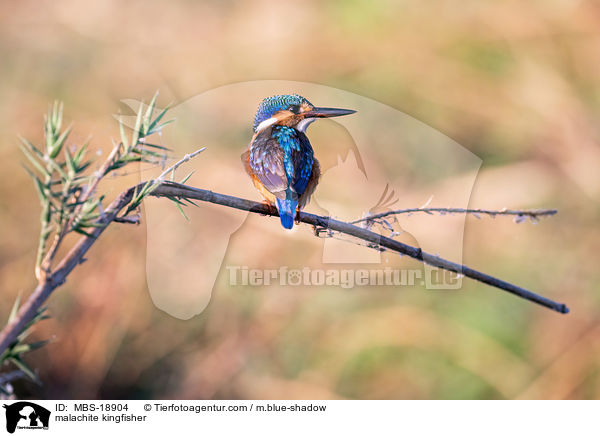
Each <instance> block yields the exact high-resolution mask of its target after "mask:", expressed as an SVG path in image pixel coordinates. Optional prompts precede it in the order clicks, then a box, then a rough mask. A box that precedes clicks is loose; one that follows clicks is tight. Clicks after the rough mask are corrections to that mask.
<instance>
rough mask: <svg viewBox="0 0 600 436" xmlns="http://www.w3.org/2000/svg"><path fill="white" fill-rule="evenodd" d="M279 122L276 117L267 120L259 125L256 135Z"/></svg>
mask: <svg viewBox="0 0 600 436" xmlns="http://www.w3.org/2000/svg"><path fill="white" fill-rule="evenodd" d="M277 121H279V120H278V119H277V118H275V117H271V118H267V119H266V120H264V121H262V122H261V123H259V124H258V126H256V133H259V132H262V131H263V130H265V129H267V128H269V127H271V126H272V125H273V124H275V123H276V122H277Z"/></svg>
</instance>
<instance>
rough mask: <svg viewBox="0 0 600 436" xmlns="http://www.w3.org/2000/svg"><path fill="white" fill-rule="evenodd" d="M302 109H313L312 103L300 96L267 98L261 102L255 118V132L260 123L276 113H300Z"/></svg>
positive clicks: (287, 95) (285, 95) (290, 95)
mask: <svg viewBox="0 0 600 436" xmlns="http://www.w3.org/2000/svg"><path fill="white" fill-rule="evenodd" d="M301 107H305V108H312V107H313V105H312V104H310V102H309V101H308V100H307V99H305V98H304V97H302V96H301V95H298V94H283V95H274V96H272V97H267V98H265V99H264V100H263V101H261V102H260V105H259V106H258V110H257V111H256V115H255V116H254V131H255V132H256V128H257V127H258V125H259V124H260V123H262V122H263V121H265V120H268V119H269V118H271V117H272V116H273V115H274V114H275V113H276V112H279V111H284V110H289V111H290V112H293V113H298V112H299V110H300V108H301Z"/></svg>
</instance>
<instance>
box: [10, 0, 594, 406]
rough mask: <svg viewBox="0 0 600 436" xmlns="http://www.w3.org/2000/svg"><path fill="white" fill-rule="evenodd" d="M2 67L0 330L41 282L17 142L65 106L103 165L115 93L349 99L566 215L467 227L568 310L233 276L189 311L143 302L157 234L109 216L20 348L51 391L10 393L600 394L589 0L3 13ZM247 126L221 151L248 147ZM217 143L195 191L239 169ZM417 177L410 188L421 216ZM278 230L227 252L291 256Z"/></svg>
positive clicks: (507, 268)
mask: <svg viewBox="0 0 600 436" xmlns="http://www.w3.org/2000/svg"><path fill="white" fill-rule="evenodd" d="M0 59H1V62H0V157H1V159H2V161H3V162H4V163H5V166H4V170H3V171H2V172H1V173H0V292H2V299H1V300H0V315H2V317H3V318H2V319H5V318H6V316H7V315H8V312H9V311H10V307H11V306H12V303H13V301H14V299H15V298H16V296H17V295H18V294H19V293H22V294H23V295H27V294H28V293H29V292H30V291H31V290H32V289H33V288H34V286H35V277H34V274H33V268H34V262H35V250H36V248H37V247H36V244H37V240H38V232H39V206H38V202H37V197H36V194H35V191H34V188H33V186H32V184H31V181H30V179H29V178H28V176H27V174H26V172H25V171H24V170H23V168H22V166H21V164H22V162H23V161H24V159H23V157H22V155H21V153H20V151H19V149H18V146H17V145H18V139H17V135H18V134H21V135H23V136H25V137H27V138H29V139H30V140H32V141H33V142H34V143H40V142H41V140H42V138H43V131H42V120H43V114H44V113H45V112H46V110H47V108H48V104H49V103H50V102H52V101H53V100H55V99H59V100H62V101H64V103H65V118H66V121H67V122H68V121H71V120H72V121H73V122H74V131H73V134H72V136H71V138H70V141H71V144H81V143H83V142H84V141H85V139H86V138H88V136H89V135H91V145H92V147H93V149H94V150H98V153H99V154H100V155H101V156H99V158H101V157H102V156H105V155H106V152H107V151H108V150H109V149H110V138H111V137H112V138H117V137H118V125H117V123H116V122H115V120H114V118H113V116H112V114H114V113H116V112H117V111H118V110H119V109H122V110H123V109H124V107H123V105H122V103H120V101H121V100H122V99H126V98H135V99H146V100H148V99H149V98H150V97H151V95H152V94H153V93H154V92H155V90H157V89H159V90H160V92H161V94H160V98H159V105H162V106H164V105H166V104H168V103H171V102H175V103H178V102H182V101H185V100H187V99H189V98H191V97H193V96H195V95H197V94H199V93H202V92H205V91H207V90H210V89H214V88H217V87H220V86H224V85H228V84H232V83H236V82H244V81H252V80H265V79H283V80H293V81H298V82H309V83H315V84H320V85H325V86H328V87H333V88H340V89H344V90H347V91H350V92H352V93H355V94H358V95H362V96H365V97H368V98H371V99H374V100H376V101H379V102H381V103H384V104H385V105H389V106H391V107H392V108H395V109H397V110H399V111H402V112H404V113H406V114H408V115H410V116H412V117H414V118H416V119H418V120H420V121H422V122H424V123H425V124H426V125H428V126H431V128H432V129H435V130H437V131H439V132H442V133H443V134H444V135H447V136H448V137H450V138H452V139H453V140H455V141H456V142H457V143H459V144H460V145H462V146H463V147H465V148H466V149H468V150H470V151H471V152H472V153H474V154H475V155H476V156H478V157H480V158H481V159H482V165H481V169H480V171H479V173H478V175H477V180H476V182H475V185H474V190H473V192H472V194H471V198H470V203H469V206H471V207H491V208H494V207H497V208H501V207H509V208H513V207H514V208H517V207H520V208H529V207H550V208H557V209H559V214H558V215H557V216H556V217H553V218H550V219H544V220H542V221H541V222H540V223H539V224H538V225H532V224H531V223H522V224H519V225H517V224H515V223H513V222H512V221H511V220H510V219H509V218H501V217H498V218H496V219H490V218H485V217H482V219H477V218H475V217H469V218H467V219H466V225H465V226H464V247H462V260H463V261H464V263H466V264H467V265H470V266H472V267H475V268H478V269H480V270H483V271H486V272H488V273H490V274H493V275H496V276H499V277H502V278H504V279H506V280H508V281H511V282H513V283H517V284H519V285H522V286H524V287H527V288H529V289H532V290H534V291H536V292H540V293H542V294H543V295H545V296H548V297H550V298H553V299H557V300H559V301H561V302H565V303H567V304H568V306H569V307H570V308H571V311H572V312H571V314H569V315H567V316H564V315H559V314H556V313H553V312H551V311H549V310H546V309H543V308H540V307H537V306H535V305H532V304H530V303H527V302H525V301H523V300H520V299H517V298H515V297H513V296H511V295H508V294H505V293H502V292H500V291H496V290H493V289H491V288H487V287H485V286H483V285H480V284H478V283H474V282H471V281H468V280H465V281H463V288H462V290H460V291H454V292H446V293H443V292H436V291H425V290H424V289H423V288H422V287H419V286H416V287H414V288H411V287H407V288H402V289H390V288H381V289H377V288H364V289H361V288H355V289H353V290H344V289H339V288H337V289H336V288H325V289H318V288H310V289H301V288H300V289H299V288H289V287H288V288H277V287H265V288H261V287H254V288H252V289H246V290H240V289H239V288H234V287H230V286H227V284H226V283H225V282H224V281H223V280H217V282H216V284H215V288H214V290H213V293H212V298H211V299H210V303H209V304H208V306H207V308H206V309H205V310H204V311H203V312H202V313H201V314H199V315H198V316H195V317H192V318H190V319H188V320H181V319H176V318H174V317H171V316H170V315H168V314H167V313H165V312H163V311H161V310H159V309H158V308H157V307H156V306H155V305H154V304H153V301H152V299H151V298H150V294H149V289H148V282H147V274H146V265H147V264H146V253H145V247H146V241H147V232H146V226H145V225H144V224H143V225H141V226H139V227H128V226H118V225H113V226H112V227H111V228H109V230H108V231H107V232H106V233H105V234H103V235H102V237H101V238H100V240H99V241H98V242H97V244H96V245H95V246H94V247H93V248H92V250H91V251H90V253H89V255H88V261H87V262H86V263H85V264H83V265H81V266H80V267H79V268H78V269H77V270H76V271H75V272H74V273H73V274H72V275H71V277H70V279H69V280H68V281H67V283H66V284H65V285H64V286H63V287H61V288H60V289H58V290H57V291H56V293H55V294H54V295H53V296H52V297H51V299H50V301H49V303H50V311H51V315H52V319H50V320H47V321H44V322H43V323H40V324H39V325H38V326H37V328H36V331H35V336H36V338H40V339H43V338H53V339H54V341H53V343H52V344H50V345H48V346H46V347H44V348H43V349H41V350H38V351H35V352H33V353H31V354H29V355H28V356H27V357H26V360H27V362H28V363H29V364H30V366H32V367H34V368H36V369H37V370H38V371H39V375H40V378H41V379H42V380H43V385H41V386H37V385H35V384H32V383H29V382H27V381H22V382H19V383H17V384H16V386H15V389H16V393H17V395H18V396H19V397H20V398H44V399H63V398H65V399H66V398H74V399H94V398H103V399H125V398H131V399H134V398H140V399H142V398H161V399H167V398H173V399H176V398H177V399H204V398H227V399H236V398H245V399H284V398H287V399H328V398H357V399H392V398H393V399H463V398H469V399H487V398H494V399H497V398H530V399H550V398H552V399H571V398H573V399H575V398H578V399H589V398H600V371H599V370H600V324H599V322H598V309H599V307H600V298H599V294H598V287H599V285H600V272H599V270H598V260H599V256H598V254H597V251H598V248H599V247H600V228H599V227H598V222H599V218H600V207H599V206H598V204H599V203H598V199H599V198H600V176H599V174H598V168H600V148H599V144H600V131H599V123H598V119H599V116H600V82H599V80H598V77H600V5H599V4H598V3H597V2H595V1H591V0H590V1H570V2H567V1H558V0H556V1H554V0H552V1H548V0H546V1H531V2H527V3H523V2H517V1H502V2H481V1H462V2H450V1H433V0H432V1H425V2H423V1H422V2H393V1H384V0H380V1H371V2H368V1H361V0H352V1H328V2H321V1H316V0H314V1H312V0H305V1H302V2H291V1H279V2H277V3H276V4H275V5H274V3H273V2H272V1H262V0H258V1H252V2H229V1H221V2H217V1H205V2H195V1H190V0H188V1H173V2H169V3H166V2H158V1H131V2H117V1H104V2H95V3H86V4H83V3H82V2H76V1H62V0H59V1H52V2H50V1H42V2H39V1H38V2H34V1H22V2H18V3H16V2H14V3H8V2H3V3H2V4H1V5H0ZM307 97H308V96H307ZM309 99H310V97H309ZM256 103H258V101H257V102H256ZM313 103H315V104H323V105H327V106H335V105H336V102H323V103H321V102H319V101H313ZM231 107H232V110H235V102H232V103H231ZM247 115H248V116H247V120H248V121H247V122H248V125H249V123H250V119H251V117H252V115H253V114H252V112H249V113H248V114H247ZM184 125H185V124H184ZM243 127H244V126H241V127H239V129H242V130H236V132H241V133H239V134H238V133H236V134H233V135H231V136H230V137H227V138H224V144H223V149H222V150H219V151H218V152H217V154H216V155H213V156H217V158H218V159H225V158H226V157H227V156H235V158H236V159H238V157H237V156H239V154H240V153H241V151H242V150H243V148H244V147H245V145H246V143H247V141H248V139H249V135H250V132H249V131H247V130H246V131H244V130H243ZM177 128H178V127H177V123H175V124H174V125H172V126H171V127H169V129H172V130H173V131H175V132H177ZM246 128H249V127H246ZM236 129H238V127H236ZM311 129H312V127H311ZM329 129H330V130H323V131H321V132H322V133H321V134H319V135H318V136H320V137H321V138H322V137H324V136H325V135H326V134H329V133H330V132H333V131H334V130H335V129H334V128H333V127H331V126H330V128H329ZM193 132H194V130H189V132H183V133H182V132H181V131H179V133H177V134H183V135H185V134H187V135H188V137H189V136H190V135H191V136H192V137H193V135H192V133H193ZM317 132H318V131H317ZM328 132H329V133H328ZM336 132H337V130H336ZM338 133H339V134H341V133H340V132H338ZM190 146H191V142H190ZM315 148H317V147H315ZM388 152H393V149H391V150H388ZM209 156H210V155H208V154H207V155H202V156H200V157H199V158H198V159H199V160H198V162H202V159H205V161H204V164H200V165H202V171H201V174H195V175H194V177H193V179H191V182H190V183H192V184H194V185H195V186H198V187H211V183H215V181H216V180H219V179H220V178H222V177H223V173H222V168H221V167H220V166H219V165H218V164H215V160H217V158H214V157H213V158H210V157H209ZM227 158H228V157H227ZM334 158H335V156H334ZM208 159H215V160H208ZM217 161H218V160H217ZM232 168H235V167H232ZM239 170H240V171H242V170H241V168H240V169H239ZM136 180H139V174H130V175H126V176H123V177H121V178H118V179H115V180H113V181H112V182H113V185H114V186H112V187H111V188H110V189H111V190H110V191H109V192H113V193H116V192H118V190H119V189H121V188H125V187H127V186H129V185H131V184H132V183H135V181H136ZM330 189H334V188H330ZM419 189H420V188H419V186H411V192H412V193H414V197H410V196H408V195H409V194H406V195H405V197H403V198H404V199H405V201H408V202H409V203H410V202H412V201H414V202H418V203H417V204H413V206H416V207H418V206H420V205H421V204H422V200H423V199H424V200H426V199H427V197H428V195H427V192H428V191H427V190H426V189H423V190H422V192H420V191H419ZM252 198H254V199H258V198H257V197H252ZM446 205H447V206H451V205H449V204H446ZM148 207H150V206H148ZM168 207H170V208H171V209H173V208H172V206H171V205H170V204H169V205H168ZM316 210H317V211H318V210H319V209H316ZM179 218H180V222H181V220H182V218H181V217H179ZM419 219H420V218H419V217H418V216H413V217H411V218H410V220H413V221H414V220H419ZM437 219H438V220H439V221H437V223H438V227H439V226H443V225H444V222H445V221H444V219H445V218H444V217H438V218H437ZM256 220H259V221H260V222H261V224H253V223H250V224H249V226H250V227H249V228H250V229H252V228H253V227H252V226H254V225H267V224H262V222H263V221H265V222H266V221H267V219H262V218H261V217H257V218H255V222H256ZM192 221H193V217H192ZM268 224H270V227H271V233H269V234H268V238H263V239H260V238H258V239H257V238H256V236H255V235H253V234H252V232H247V233H248V236H247V237H248V238H253V239H246V237H245V234H244V233H240V234H236V236H235V238H234V239H232V241H231V243H230V249H231V250H230V253H234V255H235V253H248V252H251V250H253V249H254V244H257V243H259V242H260V241H262V242H260V243H262V244H268V242H270V240H273V241H276V242H274V243H273V244H274V245H272V246H270V247H271V248H270V250H271V256H274V257H276V256H279V255H280V251H279V250H281V249H284V248H285V247H286V244H285V240H280V239H278V233H277V231H278V230H279V229H278V228H276V227H275V222H274V221H273V222H270V221H269V222H268ZM183 225H184V224H182V226H183ZM219 225H222V223H221V222H219V221H218V220H216V218H215V220H213V221H208V220H204V221H203V223H202V227H201V228H204V229H207V228H208V229H210V227H211V226H213V227H218V226H219ZM282 231H283V230H282ZM298 238H304V240H306V241H312V239H314V237H311V236H310V229H305V230H304V233H299V234H298ZM257 241H259V242H257ZM408 242H410V241H408ZM282 247H283V248H282ZM303 250H306V248H303ZM210 253H211V251H210V250H202V251H201V252H200V253H199V254H198V255H199V256H201V255H210ZM298 253H299V254H297V257H298V258H301V257H302V256H303V254H302V253H304V252H303V251H299V252H298ZM287 254H289V253H287ZM289 255H290V256H292V257H293V256H294V253H291V254H289ZM260 259H262V258H259V261H258V262H259V264H260ZM300 260H301V259H299V260H298V259H297V261H300ZM234 263H235V262H234ZM238 263H239V262H238ZM402 264H403V265H406V267H410V268H414V267H415V264H414V263H411V262H410V261H409V260H405V259H403V260H402ZM264 266H265V267H268V266H269V264H268V262H267V261H265V263H264ZM416 267H417V268H418V265H416ZM221 275H222V274H221Z"/></svg>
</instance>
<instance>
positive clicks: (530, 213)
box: [350, 207, 558, 224]
mask: <svg viewBox="0 0 600 436" xmlns="http://www.w3.org/2000/svg"><path fill="white" fill-rule="evenodd" d="M414 212H423V213H427V214H432V213H436V212H437V213H441V214H445V213H467V214H473V215H478V214H482V215H489V216H491V217H495V216H496V215H515V216H520V217H525V216H527V217H530V218H539V217H542V216H551V215H556V214H557V213H558V211H557V210H556V209H529V210H527V209H526V210H510V209H500V210H490V209H463V208H458V207H415V208H410V209H399V210H390V211H387V212H382V213H377V214H374V215H369V216H367V217H364V218H360V219H357V220H354V221H350V224H358V223H362V222H365V221H374V220H377V219H380V218H385V217H387V216H390V215H400V214H406V213H414Z"/></svg>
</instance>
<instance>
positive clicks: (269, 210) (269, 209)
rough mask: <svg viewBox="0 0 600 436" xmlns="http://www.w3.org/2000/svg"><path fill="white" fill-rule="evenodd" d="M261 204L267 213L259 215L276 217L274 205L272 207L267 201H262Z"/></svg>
mask: <svg viewBox="0 0 600 436" xmlns="http://www.w3.org/2000/svg"><path fill="white" fill-rule="evenodd" d="M262 204H263V205H264V206H265V208H266V209H267V212H266V213H261V215H263V216H268V215H276V214H277V208H276V207H275V206H274V205H272V204H271V203H269V202H268V201H263V203H262Z"/></svg>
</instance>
